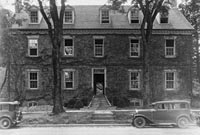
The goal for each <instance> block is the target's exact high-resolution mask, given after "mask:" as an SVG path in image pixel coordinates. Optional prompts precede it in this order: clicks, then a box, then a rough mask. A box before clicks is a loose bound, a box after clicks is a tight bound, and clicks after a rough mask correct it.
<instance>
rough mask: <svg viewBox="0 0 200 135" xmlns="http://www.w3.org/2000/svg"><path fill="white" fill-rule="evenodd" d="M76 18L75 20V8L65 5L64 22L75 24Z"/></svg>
mask: <svg viewBox="0 0 200 135" xmlns="http://www.w3.org/2000/svg"><path fill="white" fill-rule="evenodd" d="M74 20H75V9H74V8H73V7H72V6H70V5H67V6H66V7H65V13H64V19H63V21H64V22H63V23H64V24H74Z"/></svg>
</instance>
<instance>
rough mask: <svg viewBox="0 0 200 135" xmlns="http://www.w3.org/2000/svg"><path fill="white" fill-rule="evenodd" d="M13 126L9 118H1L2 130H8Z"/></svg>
mask: <svg viewBox="0 0 200 135" xmlns="http://www.w3.org/2000/svg"><path fill="white" fill-rule="evenodd" d="M11 125H12V122H11V120H10V119H9V118H1V120H0V128H2V129H8V128H10V127H11Z"/></svg>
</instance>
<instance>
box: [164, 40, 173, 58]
mask: <svg viewBox="0 0 200 135" xmlns="http://www.w3.org/2000/svg"><path fill="white" fill-rule="evenodd" d="M165 57H175V40H174V39H166V40H165Z"/></svg>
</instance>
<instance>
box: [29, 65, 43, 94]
mask: <svg viewBox="0 0 200 135" xmlns="http://www.w3.org/2000/svg"><path fill="white" fill-rule="evenodd" d="M27 71H28V89H29V90H38V89H39V80H40V78H39V73H40V70H38V69H29V70H27ZM31 72H37V88H31V87H30V73H31Z"/></svg>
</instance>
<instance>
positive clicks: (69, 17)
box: [65, 11, 73, 23]
mask: <svg viewBox="0 0 200 135" xmlns="http://www.w3.org/2000/svg"><path fill="white" fill-rule="evenodd" d="M65 22H66V23H72V22H73V14H72V11H65Z"/></svg>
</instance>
